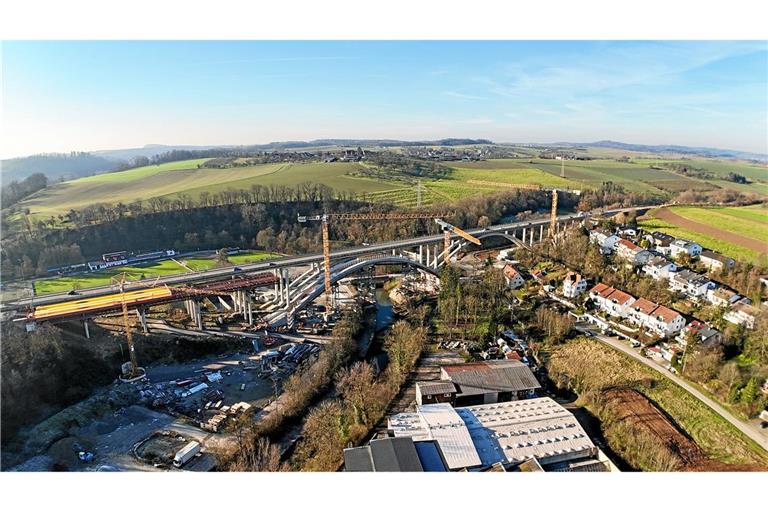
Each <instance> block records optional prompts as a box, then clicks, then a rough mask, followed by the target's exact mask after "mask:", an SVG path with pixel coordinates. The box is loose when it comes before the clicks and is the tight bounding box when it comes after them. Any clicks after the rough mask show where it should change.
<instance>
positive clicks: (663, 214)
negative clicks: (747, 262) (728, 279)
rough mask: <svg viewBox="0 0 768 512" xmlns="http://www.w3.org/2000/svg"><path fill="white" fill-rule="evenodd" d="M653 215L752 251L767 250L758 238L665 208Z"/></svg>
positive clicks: (763, 251)
mask: <svg viewBox="0 0 768 512" xmlns="http://www.w3.org/2000/svg"><path fill="white" fill-rule="evenodd" d="M653 216H654V217H656V218H657V219H661V220H664V221H667V222H669V223H670V224H674V225H676V226H680V227H681V228H684V229H688V230H690V231H698V232H699V233H702V234H704V235H707V236H711V237H713V238H719V239H720V240H724V241H726V242H730V243H733V244H736V245H740V246H742V247H746V248H747V249H751V250H753V251H757V252H760V253H765V252H768V246H766V244H765V243H764V242H761V241H760V240H755V239H754V238H749V237H746V236H742V235H737V234H736V233H731V232H730V231H724V230H722V229H718V228H716V227H714V226H709V225H707V224H702V223H700V222H695V221H692V220H688V219H686V218H684V217H681V216H680V215H678V214H676V213H675V212H673V211H671V210H669V209H667V208H662V209H660V210H658V211H656V212H655V213H654V214H653Z"/></svg>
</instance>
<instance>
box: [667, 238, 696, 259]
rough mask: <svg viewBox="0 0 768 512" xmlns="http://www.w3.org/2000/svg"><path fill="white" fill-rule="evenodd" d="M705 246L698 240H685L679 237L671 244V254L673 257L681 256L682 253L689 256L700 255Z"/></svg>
mask: <svg viewBox="0 0 768 512" xmlns="http://www.w3.org/2000/svg"><path fill="white" fill-rule="evenodd" d="M702 250H703V248H702V247H701V246H700V245H699V244H697V243H696V242H691V241H690V240H683V239H682V238H678V239H677V240H675V241H674V242H672V243H671V244H669V254H670V255H671V256H672V257H673V258H677V257H679V256H680V255H681V254H687V255H689V256H698V255H700V254H701V251H702Z"/></svg>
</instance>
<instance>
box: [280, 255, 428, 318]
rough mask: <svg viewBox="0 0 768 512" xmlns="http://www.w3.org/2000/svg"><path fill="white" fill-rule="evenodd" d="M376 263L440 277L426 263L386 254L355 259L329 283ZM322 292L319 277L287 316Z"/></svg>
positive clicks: (293, 313)
mask: <svg viewBox="0 0 768 512" xmlns="http://www.w3.org/2000/svg"><path fill="white" fill-rule="evenodd" d="M376 265H402V266H406V267H411V268H415V269H418V270H422V271H424V272H427V273H429V274H432V275H433V276H435V277H437V278H439V277H440V274H439V272H438V270H436V269H434V268H432V267H429V266H427V265H424V264H422V263H419V262H418V261H414V260H412V259H410V258H408V257H406V256H395V255H388V256H381V257H377V258H370V259H365V260H360V261H357V260H355V261H354V263H352V264H351V265H349V266H347V267H344V268H342V269H340V270H339V271H337V272H335V273H333V274H332V275H331V285H334V284H336V283H338V282H339V281H341V280H342V279H344V278H346V277H349V276H350V275H353V274H356V273H358V272H361V271H363V270H365V269H367V268H369V267H373V266H376ZM324 293H325V282H324V281H323V280H322V279H321V280H320V281H319V283H318V285H317V286H316V287H315V288H313V289H312V291H310V292H309V293H308V294H307V295H304V296H303V297H301V298H300V300H299V301H298V302H297V303H296V305H295V306H294V307H292V308H291V309H290V310H289V312H288V313H287V316H290V317H293V315H295V314H296V313H298V312H299V311H303V310H304V309H306V308H307V306H309V305H310V304H311V303H312V302H314V301H315V299H317V298H318V297H320V296H321V295H323V294H324ZM285 319H286V317H282V318H275V319H274V320H273V322H271V323H275V324H277V323H282V322H281V320H282V321H285Z"/></svg>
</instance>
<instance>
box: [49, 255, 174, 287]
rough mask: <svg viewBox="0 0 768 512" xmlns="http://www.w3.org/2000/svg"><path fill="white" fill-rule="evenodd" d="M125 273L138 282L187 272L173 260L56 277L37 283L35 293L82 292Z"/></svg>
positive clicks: (102, 284) (105, 283)
mask: <svg viewBox="0 0 768 512" xmlns="http://www.w3.org/2000/svg"><path fill="white" fill-rule="evenodd" d="M123 272H125V273H126V280H128V281H136V280H139V279H142V278H144V279H148V278H152V277H158V276H168V275H174V274H183V273H185V272H187V270H186V269H185V268H184V267H182V266H181V265H179V264H177V263H176V262H174V261H172V260H163V261H157V262H151V263H145V264H140V265H126V266H123V267H112V268H108V269H105V270H102V271H100V272H92V273H89V274H81V275H73V276H62V277H54V278H51V279H41V280H38V281H35V293H36V294H37V295H45V294H47V293H56V292H66V291H69V290H71V289H73V288H74V289H76V290H81V289H83V288H92V287H94V286H104V285H108V284H110V282H111V278H112V277H114V276H118V275H120V274H122V273H123ZM142 276H143V277H142Z"/></svg>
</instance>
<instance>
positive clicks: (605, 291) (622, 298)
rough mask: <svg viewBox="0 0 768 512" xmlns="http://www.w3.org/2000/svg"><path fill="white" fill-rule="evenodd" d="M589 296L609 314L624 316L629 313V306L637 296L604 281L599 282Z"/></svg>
mask: <svg viewBox="0 0 768 512" xmlns="http://www.w3.org/2000/svg"><path fill="white" fill-rule="evenodd" d="M589 296H590V298H591V299H592V300H594V301H595V303H596V304H597V305H598V306H599V307H600V309H602V310H603V311H605V312H606V313H608V314H609V315H613V316H618V317H621V318H624V317H626V316H627V315H628V313H629V306H630V305H631V304H632V303H633V302H635V298H634V297H632V296H631V295H630V294H628V293H625V292H623V291H621V290H617V289H616V288H613V287H611V286H608V285H606V284H603V283H598V284H597V285H595V286H593V287H592V289H591V290H590V291H589Z"/></svg>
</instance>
